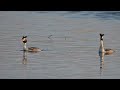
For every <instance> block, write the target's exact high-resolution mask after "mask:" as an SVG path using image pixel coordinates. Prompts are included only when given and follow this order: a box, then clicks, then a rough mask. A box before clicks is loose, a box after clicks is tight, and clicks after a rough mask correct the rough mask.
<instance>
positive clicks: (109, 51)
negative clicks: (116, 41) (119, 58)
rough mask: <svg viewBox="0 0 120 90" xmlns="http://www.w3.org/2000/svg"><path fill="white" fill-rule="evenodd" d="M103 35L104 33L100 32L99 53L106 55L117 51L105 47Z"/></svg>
mask: <svg viewBox="0 0 120 90" xmlns="http://www.w3.org/2000/svg"><path fill="white" fill-rule="evenodd" d="M103 36H104V34H102V33H100V47H99V53H105V55H110V54H112V53H114V52H115V50H113V49H111V48H106V49H105V48H104V42H103Z"/></svg>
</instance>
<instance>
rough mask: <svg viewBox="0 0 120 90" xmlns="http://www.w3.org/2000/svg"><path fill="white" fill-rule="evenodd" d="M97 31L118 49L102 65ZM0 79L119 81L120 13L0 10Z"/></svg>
mask: <svg viewBox="0 0 120 90" xmlns="http://www.w3.org/2000/svg"><path fill="white" fill-rule="evenodd" d="M99 33H104V34H105V36H104V45H105V48H112V49H115V50H116V52H115V53H113V54H112V55H105V56H104V64H102V68H100V67H101V62H100V57H99V54H98V49H99ZM23 35H27V36H28V44H27V45H28V47H30V46H34V47H39V48H41V49H43V51H41V52H38V53H28V52H23V51H21V50H22V49H23V46H22V42H21V38H22V36H23ZM0 79H120V12H118V11H0Z"/></svg>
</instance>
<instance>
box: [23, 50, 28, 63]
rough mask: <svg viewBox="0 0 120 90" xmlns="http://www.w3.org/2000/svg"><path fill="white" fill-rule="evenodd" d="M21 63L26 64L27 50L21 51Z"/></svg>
mask: <svg viewBox="0 0 120 90" xmlns="http://www.w3.org/2000/svg"><path fill="white" fill-rule="evenodd" d="M22 64H27V51H23V60H22Z"/></svg>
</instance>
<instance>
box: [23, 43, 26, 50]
mask: <svg viewBox="0 0 120 90" xmlns="http://www.w3.org/2000/svg"><path fill="white" fill-rule="evenodd" d="M23 50H25V51H27V43H23Z"/></svg>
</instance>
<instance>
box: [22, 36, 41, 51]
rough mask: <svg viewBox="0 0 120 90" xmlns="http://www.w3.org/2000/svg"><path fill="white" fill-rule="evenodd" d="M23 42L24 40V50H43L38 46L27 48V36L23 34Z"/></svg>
mask: <svg viewBox="0 0 120 90" xmlns="http://www.w3.org/2000/svg"><path fill="white" fill-rule="evenodd" d="M22 42H23V50H24V51H28V52H38V51H41V50H40V49H39V48H37V47H28V48H27V45H26V44H27V36H23V37H22Z"/></svg>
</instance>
